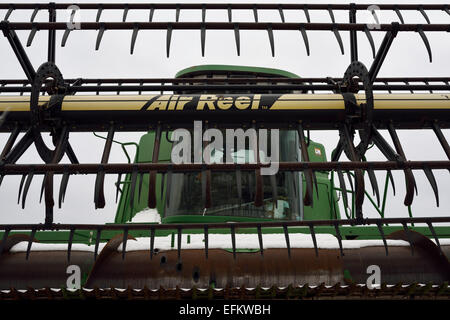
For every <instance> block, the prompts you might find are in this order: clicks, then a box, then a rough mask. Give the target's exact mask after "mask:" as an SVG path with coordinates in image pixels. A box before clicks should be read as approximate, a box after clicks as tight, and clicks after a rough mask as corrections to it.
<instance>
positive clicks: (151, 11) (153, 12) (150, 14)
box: [148, 6, 155, 22]
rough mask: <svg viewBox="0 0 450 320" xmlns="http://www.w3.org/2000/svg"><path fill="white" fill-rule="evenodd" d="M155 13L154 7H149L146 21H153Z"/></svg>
mask: <svg viewBox="0 0 450 320" xmlns="http://www.w3.org/2000/svg"><path fill="white" fill-rule="evenodd" d="M154 14H155V7H153V6H152V7H151V9H150V13H149V15H148V22H152V21H153V15H154Z"/></svg>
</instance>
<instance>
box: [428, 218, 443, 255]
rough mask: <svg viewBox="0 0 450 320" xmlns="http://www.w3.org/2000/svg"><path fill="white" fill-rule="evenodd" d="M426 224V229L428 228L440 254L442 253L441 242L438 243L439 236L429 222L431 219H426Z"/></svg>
mask: <svg viewBox="0 0 450 320" xmlns="http://www.w3.org/2000/svg"><path fill="white" fill-rule="evenodd" d="M427 225H428V229H430V232H431V234H432V235H433V238H434V241H436V245H437V247H438V249H439V252H440V253H441V255H443V252H442V249H441V244H440V243H439V238H438V236H437V234H436V231H435V230H434V227H433V224H432V223H431V221H427Z"/></svg>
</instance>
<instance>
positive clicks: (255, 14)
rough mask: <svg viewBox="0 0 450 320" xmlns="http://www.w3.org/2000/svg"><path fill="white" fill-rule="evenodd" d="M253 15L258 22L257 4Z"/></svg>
mask: <svg viewBox="0 0 450 320" xmlns="http://www.w3.org/2000/svg"><path fill="white" fill-rule="evenodd" d="M253 16H254V17H255V22H256V23H258V9H257V8H256V5H254V6H253Z"/></svg>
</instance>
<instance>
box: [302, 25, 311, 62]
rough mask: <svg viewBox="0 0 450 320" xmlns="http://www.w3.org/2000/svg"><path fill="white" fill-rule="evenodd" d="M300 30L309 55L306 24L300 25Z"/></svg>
mask: <svg viewBox="0 0 450 320" xmlns="http://www.w3.org/2000/svg"><path fill="white" fill-rule="evenodd" d="M300 32H301V34H302V38H303V42H304V43H305V49H306V54H307V55H308V56H309V41H308V35H307V34H306V29H305V26H304V25H302V26H301V27H300Z"/></svg>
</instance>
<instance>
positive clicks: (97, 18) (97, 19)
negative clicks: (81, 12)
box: [95, 4, 103, 23]
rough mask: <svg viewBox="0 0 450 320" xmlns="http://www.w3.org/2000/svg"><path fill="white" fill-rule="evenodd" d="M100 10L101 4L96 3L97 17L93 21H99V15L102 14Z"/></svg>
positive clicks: (101, 8)
mask: <svg viewBox="0 0 450 320" xmlns="http://www.w3.org/2000/svg"><path fill="white" fill-rule="evenodd" d="M102 11H103V6H102V5H101V4H99V5H98V10H97V17H96V18H95V22H97V23H98V22H99V21H100V16H101V15H102Z"/></svg>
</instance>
